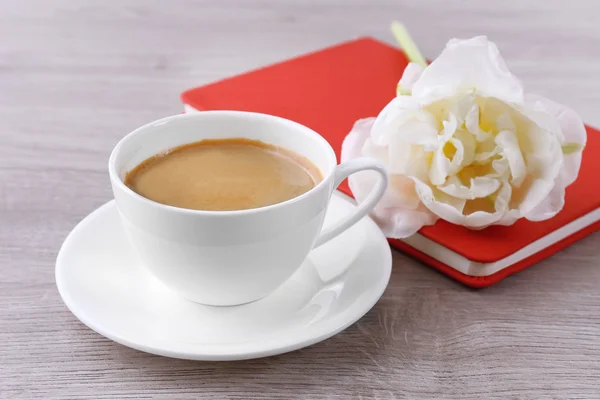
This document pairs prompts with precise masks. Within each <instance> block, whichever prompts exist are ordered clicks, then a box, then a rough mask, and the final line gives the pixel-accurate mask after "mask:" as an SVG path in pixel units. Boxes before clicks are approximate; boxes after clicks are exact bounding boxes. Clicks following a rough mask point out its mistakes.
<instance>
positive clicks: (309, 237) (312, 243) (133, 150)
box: [108, 111, 387, 306]
mask: <svg viewBox="0 0 600 400" xmlns="http://www.w3.org/2000/svg"><path fill="white" fill-rule="evenodd" d="M240 137H243V138H248V139H254V140H260V141H262V142H265V143H270V144H273V145H276V146H281V147H283V148H285V149H288V150H292V151H294V152H296V153H298V154H300V155H302V156H304V157H306V158H307V159H309V160H310V161H312V162H313V163H314V164H315V165H316V166H317V167H318V168H319V169H320V171H321V173H322V175H323V180H322V181H321V182H320V183H319V184H318V185H316V186H315V187H314V188H313V189H311V190H310V191H308V192H306V193H304V194H303V195H301V196H298V197H296V198H293V199H291V200H287V201H284V202H282V203H278V204H274V205H271V206H267V207H262V208H255V209H249V210H239V211H198V210H190V209H183V208H178V207H172V206H168V205H164V204H159V203H156V202H154V201H151V200H149V199H146V198H145V197H142V196H140V195H138V194H137V193H135V192H134V191H132V190H131V189H129V188H128V187H127V186H126V185H125V184H124V183H123V181H124V179H125V175H126V173H127V172H128V171H130V170H131V169H133V168H134V167H135V166H137V165H138V164H139V163H141V162H142V161H144V160H145V159H147V158H149V157H151V156H153V155H155V154H158V153H161V152H164V151H166V150H168V149H171V148H173V147H176V146H180V145H183V144H187V143H193V142H197V141H200V140H203V139H224V138H240ZM336 164H337V162H336V156H335V153H334V151H333V149H332V148H331V146H330V145H329V143H327V141H326V140H325V139H323V138H322V137H321V136H320V135H319V134H317V133H316V132H314V131H313V130H311V129H310V128H307V127H305V126H303V125H300V124H298V123H296V122H293V121H290V120H286V119H283V118H279V117H275V116H271V115H265V114H258V113H250V112H240V111H205V112H200V113H193V114H184V115H176V116H172V117H168V118H164V119H161V120H158V121H156V122H152V123H150V124H147V125H144V126H142V127H141V128H138V129H136V130H135V131H133V132H131V133H130V134H128V135H127V136H125V137H124V138H123V139H122V140H121V141H120V142H119V143H118V144H117V146H116V147H115V149H114V150H113V152H112V154H111V156H110V160H109V164H108V169H109V174H110V180H111V184H112V189H113V193H114V196H115V200H116V203H117V207H118V209H119V212H120V215H121V220H122V222H123V225H124V227H125V231H126V233H127V235H128V237H129V238H130V241H131V243H132V245H133V247H134V248H135V249H136V250H137V252H138V253H139V256H140V258H141V261H142V263H143V264H144V265H145V266H146V267H147V268H148V269H149V270H150V271H151V272H152V273H153V274H154V275H155V276H156V277H157V278H158V279H159V280H161V281H162V282H163V283H164V284H165V285H167V286H168V287H170V288H172V289H173V290H175V291H176V292H177V293H179V294H180V295H181V296H183V297H185V298H187V299H189V300H191V301H194V302H198V303H203V304H209V305H221V306H223V305H236V304H243V303H248V302H251V301H254V300H258V299H260V298H262V297H265V296H267V295H269V294H270V293H271V292H273V291H274V290H275V289H277V287H279V286H280V285H281V284H282V283H283V282H285V281H286V280H287V279H288V278H289V277H290V276H291V275H292V274H293V273H294V272H295V271H296V270H297V269H298V268H299V267H300V265H301V264H302V262H303V261H304V259H305V258H306V257H307V256H308V254H309V253H310V251H311V249H313V248H314V247H316V246H319V245H321V244H323V243H325V242H327V241H328V240H330V239H332V238H333V237H335V236H337V235H339V234H340V233H341V232H343V231H344V230H346V229H348V228H349V227H350V226H351V225H353V224H354V223H356V222H357V221H359V220H360V219H361V218H362V217H363V216H365V215H366V214H367V213H368V212H369V211H370V210H371V209H372V208H373V207H374V206H375V204H377V202H378V201H379V200H380V199H381V197H382V196H383V193H384V191H385V189H386V186H387V173H386V171H385V169H384V167H383V166H381V165H380V164H379V163H378V162H377V161H375V160H373V159H370V158H359V159H355V160H352V161H350V162H348V163H344V164H341V165H337V166H336ZM363 170H374V171H376V172H378V173H379V175H380V176H381V179H379V181H378V183H377V184H376V185H375V187H374V189H373V192H372V193H371V194H370V196H369V197H368V198H367V199H366V200H365V201H364V203H362V204H361V205H359V206H358V207H357V209H356V212H355V213H354V214H352V215H351V216H349V217H348V218H347V219H345V220H343V221H342V222H340V223H339V224H337V225H336V226H333V227H331V228H330V229H328V230H326V231H324V232H321V228H322V225H323V220H324V217H325V211H326V209H327V204H328V203H329V199H330V197H331V195H332V193H333V191H334V190H335V188H336V187H337V186H338V185H339V184H340V183H341V182H342V181H343V180H344V179H346V177H348V176H349V175H351V174H353V173H355V172H358V171H363ZM193 173H194V171H190V174H193Z"/></svg>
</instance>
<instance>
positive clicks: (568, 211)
mask: <svg viewBox="0 0 600 400" xmlns="http://www.w3.org/2000/svg"><path fill="white" fill-rule="evenodd" d="M407 63H408V60H407V59H406V57H405V55H404V54H403V53H402V52H401V51H400V50H398V49H396V48H394V47H392V46H389V45H387V44H385V43H382V42H379V41H377V40H374V39H371V38H361V39H357V40H354V41H350V42H346V43H343V44H340V45H337V46H333V47H330V48H327V49H324V50H321V51H317V52H314V53H310V54H307V55H304V56H301V57H297V58H294V59H291V60H288V61H284V62H281V63H278V64H275V65H272V66H268V67H265V68H261V69H258V70H255V71H251V72H248V73H245V74H242V75H238V76H235V77H232V78H229V79H225V80H223V81H220V82H216V83H212V84H209V85H206V86H203V87H200V88H195V89H191V90H189V91H186V92H185V93H183V94H182V96H181V99H182V101H183V102H184V104H187V105H189V106H191V107H193V108H195V109H197V110H216V109H229V110H242V111H255V112H262V113H267V114H272V115H277V116H280V117H284V118H288V119H291V120H294V121H297V122H300V123H302V124H304V125H306V126H308V127H310V128H312V129H314V130H315V131H317V132H319V133H320V134H321V135H323V136H324V137H325V138H326V139H327V140H328V141H329V143H330V144H331V145H332V147H333V148H334V150H335V151H336V154H337V155H338V159H339V152H340V149H341V143H342V140H343V139H344V137H345V135H346V134H347V133H348V132H349V131H350V129H351V127H352V125H353V124H354V122H355V121H356V120H357V119H360V118H366V117H372V116H376V115H377V114H378V113H379V111H380V110H381V109H382V108H383V107H384V106H385V105H386V104H387V103H388V102H389V101H390V100H391V99H392V98H393V97H394V96H395V90H396V84H397V83H398V80H399V79H400V76H401V75H402V72H403V70H404V68H405V67H406V65H407ZM586 129H587V131H588V144H587V147H586V149H585V150H584V153H583V163H582V167H581V170H580V173H579V178H578V179H577V181H576V182H575V183H574V184H572V185H571V186H569V187H568V188H567V192H566V205H565V207H564V209H563V210H562V211H561V212H560V213H559V214H558V215H557V216H555V217H554V218H552V219H550V220H547V221H542V222H530V221H527V220H524V219H522V220H519V221H518V222H517V223H515V224H514V225H512V226H509V227H504V226H492V227H489V228H487V229H484V230H480V231H473V230H469V229H466V228H463V227H460V226H456V225H452V224H450V223H448V222H446V221H443V220H439V221H438V222H437V223H436V224H435V225H433V226H427V227H423V228H422V229H421V231H420V232H419V233H420V234H422V235H423V236H425V237H426V238H428V239H430V240H433V241H434V242H437V243H439V244H441V245H443V246H445V247H447V248H449V249H450V250H452V251H454V252H456V253H458V254H459V255H461V256H463V257H465V258H467V259H469V260H471V261H475V262H480V263H491V262H495V261H498V260H501V259H503V258H505V257H507V256H509V255H510V254H512V253H514V252H516V251H517V250H519V249H521V248H523V247H525V246H527V245H528V244H530V243H532V242H533V241H535V240H537V239H540V238H542V237H544V236H546V235H547V234H549V233H550V232H552V231H554V230H556V229H558V228H560V227H561V226H563V225H565V224H567V223H569V222H571V221H573V220H575V219H577V218H579V217H581V216H583V215H585V214H587V213H588V212H591V211H593V210H595V209H596V208H598V207H599V206H600V190H599V189H598V188H597V183H598V179H596V176H595V174H596V171H599V170H600V138H599V136H598V133H599V132H598V131H597V130H595V129H593V128H590V127H586ZM339 189H340V190H341V191H343V192H344V193H346V194H351V192H350V190H349V189H348V186H347V184H346V182H344V183H343V184H342V185H341V186H340V188H339ZM598 228H600V222H595V223H593V224H592V225H590V226H588V227H586V228H584V229H582V230H580V231H578V232H576V233H574V234H572V235H570V236H568V237H566V238H564V239H562V240H561V241H559V242H557V243H555V244H553V245H551V246H550V247H547V248H546V249H544V250H542V251H540V252H538V253H536V254H534V255H532V256H530V257H528V258H526V259H523V260H521V261H519V262H517V263H516V264H513V265H511V266H509V267H507V268H505V269H503V270H501V271H499V272H496V273H494V274H492V275H489V276H484V277H481V276H480V277H473V276H470V275H465V274H463V273H461V272H459V271H457V270H455V269H453V268H451V267H449V266H447V265H446V264H444V263H442V262H440V261H437V260H435V259H433V258H431V257H430V256H428V255H427V254H425V253H422V252H420V251H418V250H416V249H414V248H412V247H411V246H409V245H407V244H405V243H403V242H401V241H399V240H390V244H391V245H392V246H394V247H396V248H398V249H400V250H402V251H404V252H406V253H408V254H410V255H411V256H413V257H415V258H417V259H419V260H420V261H422V262H424V263H426V264H428V265H430V266H432V267H434V268H435V269H437V270H439V271H440V272H442V273H444V274H447V275H449V276H451V277H452V278H454V279H456V280H458V281H460V282H462V283H464V284H466V285H469V286H472V287H486V286H489V285H491V284H493V283H495V282H498V281H500V280H501V279H503V278H504V277H506V276H508V275H510V274H513V273H515V272H517V271H520V270H522V269H524V268H526V267H528V266H531V265H532V264H534V263H536V262H538V261H540V260H542V259H544V258H547V257H549V256H550V255H552V254H554V253H555V252H557V251H559V250H560V249H562V248H564V247H566V246H568V245H570V244H571V243H573V242H575V241H576V240H579V239H580V238H582V237H584V236H586V235H588V234H590V233H592V232H593V231H595V230H597V229H598Z"/></svg>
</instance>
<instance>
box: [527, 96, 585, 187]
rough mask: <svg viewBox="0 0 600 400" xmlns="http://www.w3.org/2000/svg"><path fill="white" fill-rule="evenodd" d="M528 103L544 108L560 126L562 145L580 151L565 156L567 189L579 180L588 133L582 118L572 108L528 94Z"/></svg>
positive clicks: (567, 153) (565, 182)
mask: <svg viewBox="0 0 600 400" xmlns="http://www.w3.org/2000/svg"><path fill="white" fill-rule="evenodd" d="M525 100H526V103H527V104H528V105H530V106H532V107H537V108H542V109H543V110H545V111H546V112H547V113H548V114H550V115H551V116H552V117H553V118H554V119H555V120H556V121H557V123H558V125H559V126H560V130H561V133H562V140H563V142H562V143H561V145H563V146H564V145H567V144H568V145H575V146H574V147H572V148H578V149H579V151H573V152H566V153H565V154H564V169H563V171H564V177H563V178H564V184H565V187H567V186H569V185H570V184H571V183H573V182H574V181H575V179H577V175H578V174H579V167H580V166H581V157H582V151H583V149H584V147H585V145H586V142H587V132H586V130H585V126H584V125H583V121H582V120H581V117H580V116H579V115H578V114H577V113H576V112H575V111H573V110H572V109H571V108H569V107H567V106H564V105H562V104H558V103H556V102H554V101H552V100H550V99H547V98H545V97H542V96H539V95H535V94H527V96H526V98H525Z"/></svg>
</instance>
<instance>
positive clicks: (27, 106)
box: [0, 0, 600, 399]
mask: <svg viewBox="0 0 600 400" xmlns="http://www.w3.org/2000/svg"><path fill="white" fill-rule="evenodd" d="M117 4H118V5H117ZM599 12H600V3H599V2H598V1H596V0H586V1H583V0H570V1H559V0H535V1H527V2H525V1H520V0H504V1H502V2H493V3H492V2H486V1H481V0H469V1H452V2H450V1H444V0H405V1H398V0H378V1H366V0H365V1H359V0H352V1H344V2H342V1H339V2H337V1H333V0H327V1H303V0H291V1H252V2H250V1H243V0H234V1H192V0H185V1H184V0H182V1H168V2H165V1H158V0H153V1H144V0H127V1H121V2H118V3H113V2H105V1H101V0H97V1H94V0H78V1H68V0H56V1H52V2H50V1H42V0H39V1H35V0H4V1H3V2H2V5H1V6H0V398H2V399H32V398H40V399H75V398H84V399H129V398H136V399H146V398H158V399H164V398H173V399H175V398H177V399H183V398H211V399H217V398H219V399H220V398H223V399H258V398H268V399H292V398H303V399H309V398H310V399H317V398H331V399H334V398H363V399H367V398H377V399H417V398H419V399H421V398H422V399H429V398H443V399H481V398H498V399H505V398H518V399H542V398H548V399H550V398H551V399H559V398H560V399H566V398H569V399H575V398H595V399H598V398H600V344H599V343H600V341H599V338H600V291H599V289H598V288H599V287H600V268H598V267H599V264H600V261H599V258H600V250H599V247H600V236H599V235H598V234H594V235H591V236H589V237H587V238H586V239H584V240H582V241H581V242H579V243H577V244H575V245H574V246H572V247H570V248H568V249H566V250H565V251H562V252H560V253H559V254H557V255H555V256H553V257H552V258H551V259H549V260H547V261H544V262H541V263H540V264H539V265H537V266H535V267H533V268H530V269H529V270H527V271H524V272H522V273H520V274H518V275H517V276H514V277H511V278H509V279H507V280H505V281H504V282H502V283H501V284H499V285H497V286H495V287H492V288H490V289H487V290H482V291H473V290H469V289H466V288H465V287H463V286H461V285H459V284H457V283H455V282H453V281H451V280H450V279H448V278H446V277H444V276H442V275H440V274H438V273H437V272H435V271H433V270H431V269H429V268H428V267H426V266H424V265H421V264H419V263H418V262H416V261H414V260H412V259H410V258H408V257H406V256H404V255H402V254H400V253H395V254H394V268H393V275H392V280H391V283H390V286H389V288H388V289H387V291H386V293H385V295H384V297H383V298H382V299H381V301H380V302H379V303H378V304H377V305H376V306H375V308H374V309H373V310H372V311H371V312H369V313H368V314H367V315H366V316H365V317H364V318H362V319H361V320H360V321H359V322H358V323H356V324H354V325H353V326H351V327H350V328H349V329H347V330H346V331H344V332H342V333H341V334H339V335H337V336H335V337H334V338H332V339H329V340H327V341H325V342H322V343H320V344H317V345H314V346H312V347H310V348H307V349H304V350H300V351H296V352H293V353H290V354H285V355H281V356H277V357H271V358H267V359H261V360H252V361H245V362H231V363H202V362H188V361H181V360H173V359H167V358H161V357H157V356H152V355H149V354H145V353H141V352H138V351H135V350H131V349H128V348H126V347H123V346H120V345H117V344H115V343H113V342H111V341H109V340H107V339H104V338H103V337H101V336H100V335H98V334H96V333H94V332H92V331H91V330H89V329H87V328H86V327H85V326H83V325H82V324H81V323H80V322H79V321H78V320H77V319H76V318H75V317H74V316H73V315H71V313H70V312H69V311H68V310H67V309H66V307H65V306H64V305H63V303H62V301H61V299H60V297H59V295H58V293H57V290H56V287H55V284H54V261H55V257H56V254H57V251H58V249H59V247H60V245H61V243H62V241H63V240H64V238H65V237H66V235H67V234H68V232H69V231H70V230H71V229H72V227H73V226H74V225H75V224H76V223H77V222H78V221H79V220H81V219H82V218H83V217H84V216H85V215H87V214H88V213H89V212H90V211H92V210H93V209H95V208H96V207H97V206H99V205H101V204H102V203H104V202H106V201H107V200H109V199H110V198H111V193H110V188H109V182H108V177H107V173H106V171H105V169H106V163H107V158H108V155H109V152H110V150H111V149H112V147H113V146H114V144H115V143H116V142H117V140H118V139H119V138H121V137H122V136H123V135H124V134H126V133H127V132H129V131H131V130H132V129H133V128H135V127H137V126H139V125H141V124H143V123H145V122H148V121H150V120H154V119H157V118H159V117H162V116H166V115H169V114H174V113H178V112H180V110H181V106H180V104H179V101H178V95H179V93H180V92H181V91H182V90H184V89H186V88H189V87H192V86H195V85H200V84H203V83H206V82H209V81H213V80H216V79H219V78H222V77H225V76H227V75H230V74H234V73H238V72H242V71H245V70H248V69H250V68H254V67H257V66H261V65H265V64H268V63H271V62H274V61H277V60H280V59H283V58H287V57H290V56H294V55H297V54H300V53H303V52H307V51H310V50H314V49H317V48H321V47H323V46H326V45H330V44H333V43H336V42H339V41H342V40H347V39H351V38H354V37H357V36H362V35H372V36H375V37H377V38H380V39H383V40H388V41H389V40H390V35H389V33H388V30H387V27H388V23H389V22H390V19H392V18H395V19H400V20H403V21H405V22H406V23H407V25H408V27H409V29H410V30H411V32H412V33H413V36H414V37H415V39H416V40H417V42H418V43H419V44H420V46H421V47H422V49H423V51H424V53H425V54H426V55H427V56H429V57H434V56H435V55H436V54H437V53H438V52H439V51H440V50H441V48H442V47H443V45H444V43H445V42H446V40H447V39H448V38H450V37H455V36H456V37H468V36H473V35H477V34H482V33H485V34H487V35H489V36H490V37H491V38H492V39H493V40H495V41H496V42H497V43H498V45H499V47H500V49H501V51H502V52H503V54H504V56H505V58H506V60H507V62H508V64H509V66H510V67H511V69H512V70H513V71H514V72H515V73H516V74H517V75H519V76H520V77H521V78H522V79H523V81H524V83H525V84H526V87H527V88H528V89H529V90H530V91H534V92H539V93H541V94H544V95H547V96H549V97H551V98H556V99H558V100H560V101H562V102H565V103H567V104H570V105H571V106H573V107H574V108H575V109H577V110H578V111H579V112H580V113H581V114H582V115H583V117H584V119H585V120H586V121H588V122H589V123H591V124H593V125H596V126H599V125H600V114H599V113H598V109H600V79H598V72H599V71H600V25H599V24H598V21H597V16H598V14H599Z"/></svg>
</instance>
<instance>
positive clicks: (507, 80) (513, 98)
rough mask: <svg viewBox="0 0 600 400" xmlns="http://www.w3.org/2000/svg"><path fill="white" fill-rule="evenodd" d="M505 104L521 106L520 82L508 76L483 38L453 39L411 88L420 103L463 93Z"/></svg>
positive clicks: (427, 102) (496, 52)
mask: <svg viewBox="0 0 600 400" xmlns="http://www.w3.org/2000/svg"><path fill="white" fill-rule="evenodd" d="M469 89H471V90H474V93H476V94H478V95H480V96H484V97H495V98H497V99H500V100H502V101H504V102H508V103H517V104H522V103H523V87H522V85H521V82H520V81H519V80H518V79H517V78H516V77H515V76H514V75H513V74H511V73H510V71H509V70H508V68H507V67H506V64H505V63H504V60H503V59H502V57H501V56H500V52H499V51H498V48H497V47H496V45H495V44H494V43H492V42H489V41H488V40H487V38H486V37H485V36H478V37H475V38H472V39H468V40H458V39H453V40H451V41H449V42H448V44H447V45H446V48H445V49H444V51H442V53H441V54H440V55H439V56H438V57H437V58H436V59H435V60H434V61H433V62H432V63H431V64H430V65H429V66H428V67H427V68H425V70H424V71H423V73H422V75H421V77H420V78H419V79H418V80H417V81H416V82H415V84H414V85H413V87H412V95H413V96H414V97H416V98H418V99H419V101H420V102H421V104H430V103H432V102H433V101H435V100H438V99H441V98H444V97H452V96H454V95H455V94H456V93H458V92H461V91H465V90H469Z"/></svg>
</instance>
